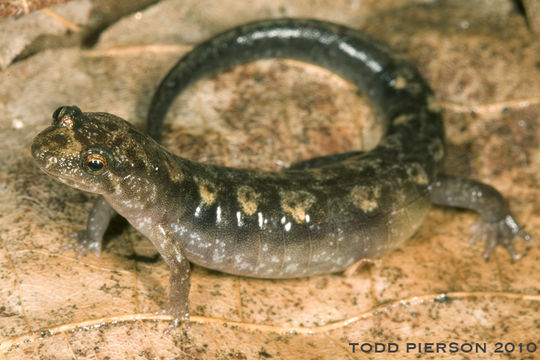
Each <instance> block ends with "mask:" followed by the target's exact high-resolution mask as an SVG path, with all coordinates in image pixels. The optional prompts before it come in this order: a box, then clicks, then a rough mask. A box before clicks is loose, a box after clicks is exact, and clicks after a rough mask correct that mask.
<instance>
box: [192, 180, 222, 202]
mask: <svg viewBox="0 0 540 360" xmlns="http://www.w3.org/2000/svg"><path fill="white" fill-rule="evenodd" d="M196 181H197V183H198V184H199V194H200V196H201V203H202V204H203V205H205V206H210V205H212V204H213V203H214V201H216V197H217V190H216V188H215V186H214V185H213V184H211V183H210V182H208V181H207V180H202V179H196Z"/></svg>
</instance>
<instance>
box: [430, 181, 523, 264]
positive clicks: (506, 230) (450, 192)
mask: <svg viewBox="0 0 540 360" xmlns="http://www.w3.org/2000/svg"><path fill="white" fill-rule="evenodd" d="M432 202H433V203H434V204H437V205H446V206H453V207H460V208H466V209H470V210H474V211H476V212H478V213H479V214H480V215H481V219H480V221H478V223H477V224H476V225H474V226H473V230H474V234H473V236H472V238H471V243H474V242H475V241H477V240H479V239H480V240H483V241H484V242H485V249H484V258H485V259H486V260H487V259H488V258H489V256H490V254H491V252H492V251H493V249H495V247H496V246H497V245H501V246H503V247H504V248H506V250H508V252H509V253H510V256H512V259H513V260H518V259H519V258H520V255H519V254H518V253H517V252H516V250H515V249H514V245H513V243H512V242H513V240H514V238H515V237H521V238H523V239H525V240H526V241H532V240H533V238H532V236H531V235H530V234H528V233H526V232H525V231H524V230H523V229H522V227H521V226H520V225H519V224H518V222H517V221H516V219H515V217H514V215H512V213H511V212H510V209H509V208H508V203H507V202H506V200H505V199H504V198H503V196H502V195H501V193H500V192H498V191H497V190H496V189H495V188H493V187H491V186H489V185H487V184H484V183H481V182H479V181H475V180H471V179H466V178H462V177H458V176H449V175H439V177H438V179H437V181H436V182H435V183H433V185H432Z"/></svg>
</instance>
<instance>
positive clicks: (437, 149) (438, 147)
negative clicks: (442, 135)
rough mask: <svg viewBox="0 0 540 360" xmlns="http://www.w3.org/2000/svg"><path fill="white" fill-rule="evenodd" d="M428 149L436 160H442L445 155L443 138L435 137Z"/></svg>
mask: <svg viewBox="0 0 540 360" xmlns="http://www.w3.org/2000/svg"><path fill="white" fill-rule="evenodd" d="M428 151H429V153H430V154H431V155H432V156H433V158H434V159H435V161H440V160H441V159H442V158H443V156H444V146H443V143H442V141H441V139H433V140H432V141H431V142H430V143H429V145H428Z"/></svg>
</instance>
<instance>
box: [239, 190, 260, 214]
mask: <svg viewBox="0 0 540 360" xmlns="http://www.w3.org/2000/svg"><path fill="white" fill-rule="evenodd" d="M258 199H259V194H258V193H257V192H255V190H254V189H253V188H252V187H250V186H247V185H243V186H240V187H239V188H238V190H237V191H236V200H237V201H238V204H240V207H241V208H242V211H243V212H244V214H246V215H253V214H255V212H257V208H258V203H257V201H258Z"/></svg>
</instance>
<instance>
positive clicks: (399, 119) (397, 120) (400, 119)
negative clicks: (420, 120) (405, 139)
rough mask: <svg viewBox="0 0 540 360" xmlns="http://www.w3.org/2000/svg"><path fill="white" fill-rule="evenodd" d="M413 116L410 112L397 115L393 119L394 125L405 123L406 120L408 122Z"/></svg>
mask: <svg viewBox="0 0 540 360" xmlns="http://www.w3.org/2000/svg"><path fill="white" fill-rule="evenodd" d="M412 118H413V115H410V114H402V115H399V116H398V117H396V118H395V119H394V121H393V124H394V125H401V124H404V123H406V122H408V121H409V120H411V119H412Z"/></svg>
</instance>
